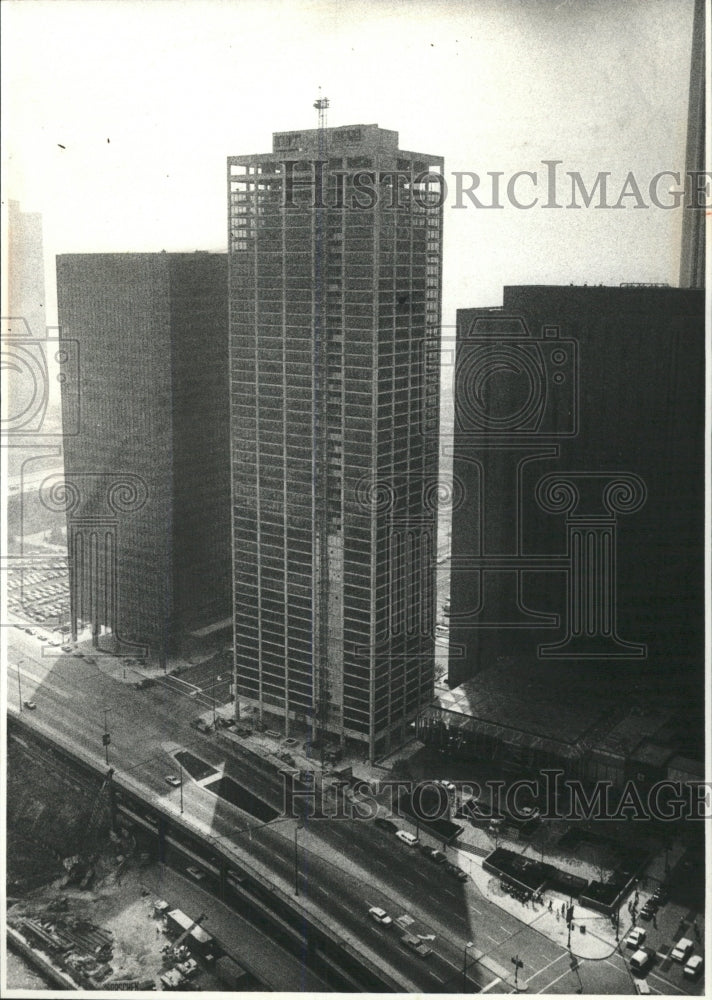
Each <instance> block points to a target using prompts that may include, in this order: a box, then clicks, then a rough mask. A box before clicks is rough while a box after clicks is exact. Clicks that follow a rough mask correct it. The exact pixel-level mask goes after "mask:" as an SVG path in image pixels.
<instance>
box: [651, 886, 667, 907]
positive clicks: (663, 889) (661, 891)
mask: <svg viewBox="0 0 712 1000" xmlns="http://www.w3.org/2000/svg"><path fill="white" fill-rule="evenodd" d="M653 899H654V900H655V901H656V902H657V903H659V905H660V906H665V904H666V903H667V901H668V900H669V899H670V890H669V889H668V887H667V886H666V885H660V886H658V888H657V889H656V890H655V892H654V893H653Z"/></svg>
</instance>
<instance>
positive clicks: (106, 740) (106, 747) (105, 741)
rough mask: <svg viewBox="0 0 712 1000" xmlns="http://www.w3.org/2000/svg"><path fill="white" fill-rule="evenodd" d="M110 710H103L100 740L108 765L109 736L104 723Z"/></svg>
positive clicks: (107, 728)
mask: <svg viewBox="0 0 712 1000" xmlns="http://www.w3.org/2000/svg"><path fill="white" fill-rule="evenodd" d="M109 711H110V709H108V708H105V709H104V735H103V736H102V738H101V742H102V743H103V744H104V750H105V751H106V763H107V766H108V764H109V744H110V743H111V737H110V736H109V727H108V724H107V721H106V717H107V715H108V714H109Z"/></svg>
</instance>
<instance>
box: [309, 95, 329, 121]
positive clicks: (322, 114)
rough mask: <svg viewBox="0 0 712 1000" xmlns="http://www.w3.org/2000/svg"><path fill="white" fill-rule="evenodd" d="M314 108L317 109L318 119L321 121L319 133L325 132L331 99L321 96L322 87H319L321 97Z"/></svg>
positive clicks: (315, 102)
mask: <svg viewBox="0 0 712 1000" xmlns="http://www.w3.org/2000/svg"><path fill="white" fill-rule="evenodd" d="M313 107H315V108H316V111H317V115H318V119H319V126H318V127H319V131H320V132H323V131H324V129H325V128H326V109H327V108H328V107H329V98H328V97H322V96H321V87H319V96H318V97H317V99H316V100H315V101H314V105H313Z"/></svg>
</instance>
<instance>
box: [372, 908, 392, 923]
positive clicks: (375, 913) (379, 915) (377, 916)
mask: <svg viewBox="0 0 712 1000" xmlns="http://www.w3.org/2000/svg"><path fill="white" fill-rule="evenodd" d="M368 915H369V916H370V917H371V919H372V920H375V921H376V923H377V924H380V925H381V926H382V927H388V925H389V924H392V923H393V921H392V920H391V918H390V917H389V916H388V914H387V913H386V911H385V910H384V909H382V908H381V907H380V906H370V907H369V909H368Z"/></svg>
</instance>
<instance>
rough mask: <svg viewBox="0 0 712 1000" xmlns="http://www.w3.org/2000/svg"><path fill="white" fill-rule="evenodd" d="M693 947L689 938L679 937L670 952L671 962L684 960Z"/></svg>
mask: <svg viewBox="0 0 712 1000" xmlns="http://www.w3.org/2000/svg"><path fill="white" fill-rule="evenodd" d="M694 947H695V946H694V944H693V943H692V941H690V939H689V938H680V940H679V941H678V942H677V944H676V945H675V947H674V948H673V950H672V952H671V953H670V958H671V959H672V960H673V962H684V961H685V959H686V958H687V956H688V955H689V954H690V952H691V951H692V949H693V948H694Z"/></svg>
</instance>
